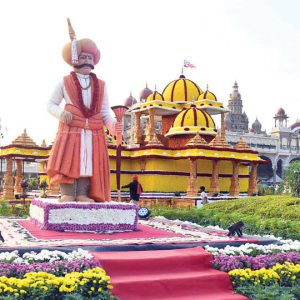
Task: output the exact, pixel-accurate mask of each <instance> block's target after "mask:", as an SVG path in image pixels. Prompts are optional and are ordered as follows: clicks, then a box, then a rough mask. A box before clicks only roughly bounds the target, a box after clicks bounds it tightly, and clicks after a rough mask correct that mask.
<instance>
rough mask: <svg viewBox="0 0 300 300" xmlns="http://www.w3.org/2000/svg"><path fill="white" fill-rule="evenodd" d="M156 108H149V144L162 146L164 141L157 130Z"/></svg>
mask: <svg viewBox="0 0 300 300" xmlns="http://www.w3.org/2000/svg"><path fill="white" fill-rule="evenodd" d="M154 113H155V109H153V108H151V109H149V142H148V144H147V146H148V147H149V146H162V143H161V142H160V141H159V139H158V138H157V135H156V130H155V122H154V116H155V114H154Z"/></svg>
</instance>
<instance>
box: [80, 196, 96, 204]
mask: <svg viewBox="0 0 300 300" xmlns="http://www.w3.org/2000/svg"><path fill="white" fill-rule="evenodd" d="M76 201H78V202H87V203H93V202H95V201H94V200H93V199H91V198H89V197H88V196H86V195H79V196H76Z"/></svg>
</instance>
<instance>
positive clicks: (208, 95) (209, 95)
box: [198, 90, 218, 101]
mask: <svg viewBox="0 0 300 300" xmlns="http://www.w3.org/2000/svg"><path fill="white" fill-rule="evenodd" d="M198 100H214V101H218V100H217V97H216V95H215V94H214V93H212V92H210V91H209V90H207V91H206V92H204V93H202V94H200V96H199V97H198Z"/></svg>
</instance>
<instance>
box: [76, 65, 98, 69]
mask: <svg viewBox="0 0 300 300" xmlns="http://www.w3.org/2000/svg"><path fill="white" fill-rule="evenodd" d="M83 67H90V68H91V69H92V70H93V69H94V66H93V65H91V64H81V65H75V66H74V68H76V69H80V68H83Z"/></svg>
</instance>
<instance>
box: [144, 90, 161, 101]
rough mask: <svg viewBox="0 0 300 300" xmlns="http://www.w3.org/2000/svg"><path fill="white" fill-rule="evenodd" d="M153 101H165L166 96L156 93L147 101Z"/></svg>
mask: <svg viewBox="0 0 300 300" xmlns="http://www.w3.org/2000/svg"><path fill="white" fill-rule="evenodd" d="M152 100H164V96H163V95H162V94H160V93H159V92H157V91H155V92H154V93H152V94H150V95H149V96H148V97H147V101H152Z"/></svg>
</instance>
